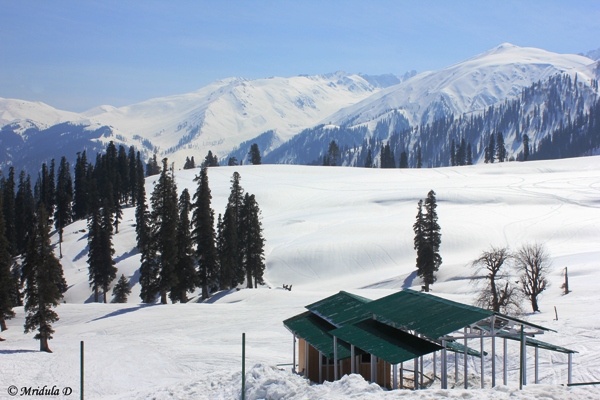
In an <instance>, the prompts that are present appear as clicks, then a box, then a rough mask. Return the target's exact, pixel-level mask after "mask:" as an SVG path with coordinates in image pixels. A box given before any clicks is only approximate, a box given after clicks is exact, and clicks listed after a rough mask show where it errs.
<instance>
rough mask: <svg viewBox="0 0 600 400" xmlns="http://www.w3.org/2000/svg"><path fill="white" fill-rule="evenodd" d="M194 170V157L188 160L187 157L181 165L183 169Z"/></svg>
mask: <svg viewBox="0 0 600 400" xmlns="http://www.w3.org/2000/svg"><path fill="white" fill-rule="evenodd" d="M193 168H196V162H195V161H194V156H192V158H191V159H190V158H189V157H186V158H185V164H183V169H193Z"/></svg>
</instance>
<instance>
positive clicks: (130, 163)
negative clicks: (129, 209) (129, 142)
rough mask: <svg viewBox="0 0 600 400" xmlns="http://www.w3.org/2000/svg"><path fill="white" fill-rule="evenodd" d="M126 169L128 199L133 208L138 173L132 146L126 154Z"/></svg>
mask: <svg viewBox="0 0 600 400" xmlns="http://www.w3.org/2000/svg"><path fill="white" fill-rule="evenodd" d="M127 168H129V186H128V190H129V198H130V199H131V205H132V206H135V205H136V204H137V203H136V196H137V193H138V185H139V184H140V183H139V182H138V173H137V163H136V158H135V149H134V147H133V146H130V147H129V151H128V152H127Z"/></svg>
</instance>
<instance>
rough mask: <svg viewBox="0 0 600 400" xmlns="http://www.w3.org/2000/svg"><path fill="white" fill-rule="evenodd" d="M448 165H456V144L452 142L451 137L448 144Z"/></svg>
mask: <svg viewBox="0 0 600 400" xmlns="http://www.w3.org/2000/svg"><path fill="white" fill-rule="evenodd" d="M450 165H451V166H453V167H454V166H456V144H455V143H454V139H452V144H451V145H450Z"/></svg>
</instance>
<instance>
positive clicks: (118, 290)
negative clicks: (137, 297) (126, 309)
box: [111, 274, 131, 303]
mask: <svg viewBox="0 0 600 400" xmlns="http://www.w3.org/2000/svg"><path fill="white" fill-rule="evenodd" d="M130 294H131V288H130V287H129V279H127V278H125V275H124V274H121V277H120V278H119V281H118V282H117V284H116V285H115V287H114V288H113V296H114V298H113V299H112V301H111V303H127V297H128V296H129V295H130Z"/></svg>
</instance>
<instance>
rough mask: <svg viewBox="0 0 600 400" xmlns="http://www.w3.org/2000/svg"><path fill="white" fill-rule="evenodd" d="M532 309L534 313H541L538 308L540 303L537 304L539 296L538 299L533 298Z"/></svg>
mask: <svg viewBox="0 0 600 400" xmlns="http://www.w3.org/2000/svg"><path fill="white" fill-rule="evenodd" d="M531 308H533V312H536V311H537V312H539V311H540V309H539V307H538V302H537V296H536V297H533V296H532V297H531Z"/></svg>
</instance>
